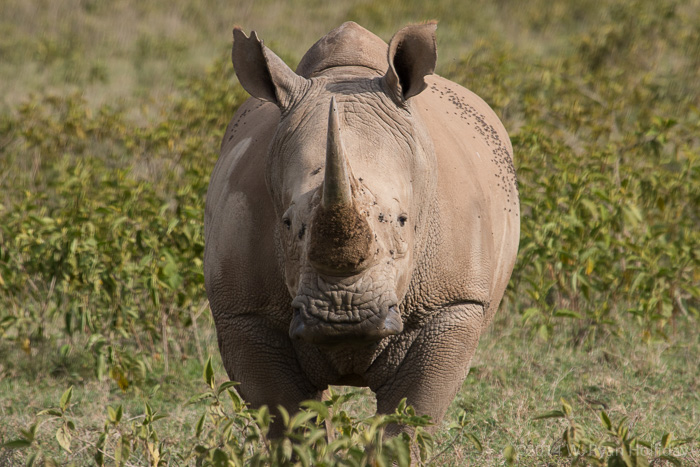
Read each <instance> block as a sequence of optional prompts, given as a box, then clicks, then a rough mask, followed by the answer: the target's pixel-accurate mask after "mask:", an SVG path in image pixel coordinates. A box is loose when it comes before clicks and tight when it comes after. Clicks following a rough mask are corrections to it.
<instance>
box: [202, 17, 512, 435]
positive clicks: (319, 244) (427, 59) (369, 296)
mask: <svg viewBox="0 0 700 467" xmlns="http://www.w3.org/2000/svg"><path fill="white" fill-rule="evenodd" d="M435 29H436V25H435V23H427V24H421V25H411V26H407V27H405V28H403V29H401V30H400V31H398V32H397V33H396V34H395V35H394V37H393V38H392V39H391V41H390V43H389V45H388V46H387V44H386V43H385V42H384V41H382V40H381V39H380V38H378V37H377V36H375V35H374V34H372V33H370V32H369V31H367V30H365V29H363V28H362V27H360V26H358V25H357V24H355V23H351V22H349V23H345V24H343V25H342V26H340V27H338V28H337V29H335V30H333V31H331V32H330V33H329V34H327V35H326V36H324V37H323V38H322V39H320V40H319V41H318V42H317V43H316V44H315V45H314V46H313V47H311V49H310V50H309V51H308V52H307V53H306V55H305V56H304V58H303V59H302V61H301V62H300V64H299V66H298V68H297V70H296V72H294V71H292V70H291V69H290V68H288V67H287V66H286V65H285V64H284V62H283V61H282V60H281V59H279V58H278V57H277V56H276V55H275V54H274V53H273V52H271V51H270V50H269V49H268V48H267V47H265V46H264V45H263V44H262V42H261V41H260V40H259V39H258V37H257V35H256V34H255V32H253V33H252V34H251V36H250V37H247V36H246V35H245V34H244V33H243V32H242V31H241V30H240V29H239V28H236V29H235V30H234V33H233V35H234V43H233V54H232V58H233V66H234V69H235V71H236V75H237V76H238V79H239V81H240V83H241V85H242V86H243V87H244V88H245V89H246V91H248V92H249V93H250V94H251V95H252V96H253V97H252V98H250V99H248V101H246V102H245V103H244V104H243V105H242V106H241V107H240V108H239V109H238V111H237V112H236V114H235V115H234V117H233V119H232V121H231V123H230V124H229V126H228V129H227V131H226V134H225V136H224V139H223V142H222V145H221V156H220V158H219V160H218V162H217V164H216V167H215V169H214V172H213V175H212V177H211V183H210V185H209V191H208V194H207V202H206V212H205V222H204V226H205V236H206V240H205V246H206V247H205V259H204V273H205V283H206V290H207V295H208V297H209V301H210V305H211V310H212V313H213V316H214V320H215V323H216V331H217V336H218V343H219V350H220V352H221V356H222V359H223V363H224V366H225V367H226V371H227V373H228V375H229V377H230V378H231V379H232V380H236V381H239V382H240V383H241V384H240V386H239V391H240V393H241V395H242V396H243V397H244V398H245V399H246V400H247V401H248V402H249V403H251V404H252V405H253V406H255V407H257V406H260V405H263V404H267V405H268V406H270V407H277V406H278V405H282V406H284V407H285V408H286V409H287V410H289V411H294V410H296V409H297V407H298V404H299V403H300V402H301V401H303V400H307V399H314V398H320V396H321V392H322V391H323V390H324V389H326V388H327V387H328V385H331V384H334V385H353V386H368V387H369V388H371V390H372V391H374V392H375V393H376V396H377V410H378V412H380V413H389V412H393V410H394V409H395V407H396V406H397V404H398V402H399V401H400V400H401V399H402V398H404V397H406V398H407V399H408V403H409V404H411V405H413V406H414V407H415V409H416V411H417V412H418V413H420V414H427V415H430V416H431V417H432V418H433V419H434V420H435V421H436V422H437V423H439V422H440V420H441V419H442V418H443V416H444V414H445V412H446V410H447V407H448V405H449V404H450V402H451V401H452V399H453V397H454V396H455V394H456V392H457V391H458V389H459V388H460V386H461V384H462V382H463V380H464V378H465V377H466V375H467V373H468V371H469V365H470V362H471V359H472V356H473V354H474V351H475V348H476V346H477V343H478V341H479V336H480V335H481V333H482V332H483V331H484V329H485V328H486V327H487V325H488V324H489V323H490V322H491V320H492V319H493V316H494V313H495V312H496V310H497V308H498V305H499V302H500V301H501V298H502V296H503V293H504V290H505V288H506V285H507V283H508V280H509V278H510V274H511V272H512V269H513V265H514V262H515V257H516V253H517V247H518V237H519V232H520V223H519V201H518V193H517V185H516V178H515V171H514V169H513V161H512V147H511V144H510V140H509V138H508V135H507V133H506V131H505V129H504V127H503V125H502V124H501V122H500V121H499V119H498V117H497V116H496V115H495V113H494V112H493V111H492V110H491V109H490V108H489V106H488V105H487V104H486V103H485V102H484V101H483V100H481V99H480V98H479V97H478V96H476V95H475V94H474V93H472V92H471V91H468V90H467V89H465V88H463V87H461V86H459V85H457V84H455V83H453V82H451V81H448V80H446V79H444V78H441V77H440V76H437V75H434V74H433V70H434V68H435V63H436V60H437V51H436V41H435ZM281 428H282V427H281V426H280V424H279V423H277V424H274V425H273V427H272V434H273V435H275V434H280V433H281V431H280V430H281Z"/></svg>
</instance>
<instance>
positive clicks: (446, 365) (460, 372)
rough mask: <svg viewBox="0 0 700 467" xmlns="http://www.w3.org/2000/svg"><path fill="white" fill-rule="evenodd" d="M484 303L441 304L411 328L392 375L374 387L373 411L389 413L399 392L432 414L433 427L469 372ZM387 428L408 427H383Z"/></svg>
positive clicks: (419, 410)
mask: <svg viewBox="0 0 700 467" xmlns="http://www.w3.org/2000/svg"><path fill="white" fill-rule="evenodd" d="M483 316H484V307H483V306H482V305H480V304H476V303H468V304H460V305H455V306H450V307H446V308H444V309H442V310H440V311H439V312H437V313H436V315H435V317H434V318H432V319H431V320H430V321H428V322H427V323H426V324H425V326H424V327H423V328H422V329H421V330H419V331H417V332H418V335H417V337H416V338H415V340H413V343H412V344H411V346H410V349H409V350H408V352H407V353H406V356H405V357H404V359H403V362H402V363H401V365H400V366H399V368H398V370H397V372H396V375H395V377H394V378H393V379H391V380H389V381H388V382H387V383H385V384H383V385H382V386H381V387H379V388H376V389H375V393H376V395H377V411H378V412H379V413H393V411H394V410H395V409H396V407H397V406H398V404H399V402H400V401H401V399H402V398H404V397H405V398H406V399H407V403H408V404H409V405H412V406H413V407H414V408H415V409H416V413H418V414H420V415H429V416H430V417H432V419H433V421H434V423H435V425H434V426H432V427H429V431H431V432H434V431H435V430H436V429H437V428H438V425H439V423H440V422H441V420H442V418H443V417H444V416H445V412H446V411H447V407H448V406H449V405H450V402H452V400H453V399H454V396H455V395H456V394H457V391H458V390H459V388H460V387H461V385H462V383H463V381H464V379H465V378H466V377H467V373H468V372H469V365H470V363H471V359H472V356H473V355H474V351H475V349H476V345H477V344H478V342H479V336H480V333H481V324H482V320H483ZM387 431H388V432H389V434H397V433H398V432H400V431H410V430H406V429H405V428H402V427H389V430H387Z"/></svg>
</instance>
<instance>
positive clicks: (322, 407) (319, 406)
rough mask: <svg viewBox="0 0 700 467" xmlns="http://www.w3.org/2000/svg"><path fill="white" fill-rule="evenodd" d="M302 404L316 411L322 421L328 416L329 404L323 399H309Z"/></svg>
mask: <svg viewBox="0 0 700 467" xmlns="http://www.w3.org/2000/svg"><path fill="white" fill-rule="evenodd" d="M300 405H301V406H302V407H306V408H307V409H309V410H313V411H314V412H316V413H317V414H318V415H319V417H320V418H321V420H320V421H323V420H325V419H327V418H328V406H327V405H326V404H324V403H323V402H321V401H315V400H308V401H304V402H302V403H301V404H300Z"/></svg>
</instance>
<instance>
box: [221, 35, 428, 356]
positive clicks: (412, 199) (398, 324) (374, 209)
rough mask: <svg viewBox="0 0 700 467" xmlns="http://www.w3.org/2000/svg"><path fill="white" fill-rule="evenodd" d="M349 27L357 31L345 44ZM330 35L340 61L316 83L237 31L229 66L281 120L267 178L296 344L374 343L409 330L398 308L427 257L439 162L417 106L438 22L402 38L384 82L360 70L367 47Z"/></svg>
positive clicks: (392, 48)
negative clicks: (356, 56)
mask: <svg viewBox="0 0 700 467" xmlns="http://www.w3.org/2000/svg"><path fill="white" fill-rule="evenodd" d="M353 27H354V28H357V29H361V28H359V26H356V25H350V26H348V28H350V30H348V31H341V33H342V34H339V35H340V36H342V35H343V34H344V35H345V36H348V35H349V36H352V35H353V34H354V33H356V32H357V31H354V30H352V28H353ZM336 31H338V30H336ZM363 31H364V30H363ZM365 32H366V31H365ZM329 36H330V35H329ZM329 36H326V43H325V44H324V47H326V48H329V47H330V48H332V49H333V50H334V53H335V55H334V58H333V59H334V60H335V61H336V63H335V64H334V65H333V66H330V67H328V68H326V69H324V70H321V71H319V72H317V73H315V74H314V75H313V76H311V77H309V78H307V77H303V76H300V75H298V74H296V73H295V72H293V71H292V70H291V69H290V68H288V67H287V65H285V64H284V62H283V61H282V60H281V59H279V58H278V57H277V56H276V55H275V54H274V53H273V52H271V51H270V50H269V49H268V48H266V47H265V46H264V45H263V44H262V42H261V41H260V40H259V39H258V38H257V36H256V34H255V32H253V33H252V34H251V36H250V37H247V36H246V35H245V34H244V33H243V32H242V31H241V30H240V29H236V30H234V47H233V63H234V68H235V70H236V74H237V76H238V78H239V81H240V83H241V84H242V86H243V87H244V88H245V89H246V90H247V91H248V92H249V93H250V94H251V95H253V96H254V97H257V98H259V99H261V100H264V101H268V102H272V103H274V104H276V105H277V106H278V107H279V110H280V122H279V126H278V128H277V131H276V133H275V136H274V137H273V139H272V141H270V142H269V145H270V146H269V151H268V157H267V160H266V161H265V163H266V169H265V170H266V176H267V188H268V191H269V194H270V197H271V199H272V201H273V204H274V206H275V210H276V214H277V217H278V219H279V222H278V224H277V226H276V229H277V232H276V235H277V238H278V239H279V241H278V244H279V246H280V248H279V250H280V251H279V256H280V263H281V266H282V267H283V268H284V273H285V280H286V284H287V287H288V289H289V292H290V294H291V296H292V302H291V306H292V308H293V310H291V312H292V313H293V315H292V319H291V323H290V329H289V333H290V336H291V337H292V338H297V339H301V340H304V341H307V342H311V343H316V344H336V343H346V342H348V341H370V342H371V341H377V340H379V339H382V338H384V337H386V336H389V335H393V334H398V333H400V332H401V331H402V330H403V326H404V320H405V317H403V316H402V314H401V310H402V309H403V307H402V306H401V304H402V301H403V300H404V298H405V296H406V293H407V290H408V288H409V283H410V282H411V278H412V275H413V273H414V270H415V263H416V261H418V260H419V258H421V257H423V256H424V253H423V252H422V250H423V249H424V248H425V238H426V234H427V232H426V231H427V224H428V221H427V218H428V214H429V211H430V210H431V209H432V208H433V206H434V199H435V186H436V167H435V164H436V162H435V155H434V150H433V146H432V143H431V142H430V140H429V138H428V136H427V130H426V129H425V127H424V124H423V123H422V122H421V121H420V119H419V118H418V117H417V115H416V113H415V111H414V103H413V100H412V99H411V98H412V97H413V96H415V95H417V94H419V93H420V92H421V91H423V90H424V89H425V87H426V83H425V79H424V78H425V76H426V75H428V74H430V73H432V72H433V69H434V67H435V62H436V58H437V55H436V47H435V24H433V23H431V24H424V25H416V26H408V27H406V28H404V29H402V30H401V31H399V32H398V33H397V34H396V35H395V36H394V37H393V38H392V40H391V42H390V44H389V48H388V54H387V55H388V61H387V62H386V63H385V68H384V70H386V71H385V72H381V71H378V70H377V69H376V68H375V69H374V70H373V69H371V68H369V67H366V66H358V65H357V62H355V61H353V60H352V55H353V51H352V48H353V47H359V48H362V45H363V44H361V43H360V44H352V43H350V44H348V43H347V41H346V43H342V42H343V40H344V39H343V38H342V37H330V38H329ZM374 38H375V39H376V40H378V41H380V45H377V43H376V42H375V43H373V44H370V46H371V47H375V48H376V47H383V48H386V45H385V44H384V43H383V42H381V40H379V39H378V38H376V36H374ZM345 39H347V37H346V38H345ZM335 42H337V43H335ZM365 45H366V44H365ZM344 54H345V55H347V56H348V57H349V58H348V59H347V60H346V61H345V63H343V56H344ZM307 55H308V54H307ZM263 143H264V144H267V143H268V142H263Z"/></svg>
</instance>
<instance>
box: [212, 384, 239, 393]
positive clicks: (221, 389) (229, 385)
mask: <svg viewBox="0 0 700 467" xmlns="http://www.w3.org/2000/svg"><path fill="white" fill-rule="evenodd" d="M240 384H241V383H239V382H237V381H226V382H224V383H221V384H220V385H219V389H217V390H216V395H217V396H219V395H221V393H222V392H224V391H225V390H227V389H228V388H232V387H234V386H238V385H240Z"/></svg>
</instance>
